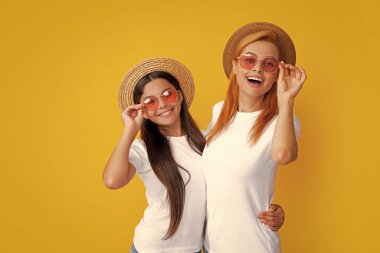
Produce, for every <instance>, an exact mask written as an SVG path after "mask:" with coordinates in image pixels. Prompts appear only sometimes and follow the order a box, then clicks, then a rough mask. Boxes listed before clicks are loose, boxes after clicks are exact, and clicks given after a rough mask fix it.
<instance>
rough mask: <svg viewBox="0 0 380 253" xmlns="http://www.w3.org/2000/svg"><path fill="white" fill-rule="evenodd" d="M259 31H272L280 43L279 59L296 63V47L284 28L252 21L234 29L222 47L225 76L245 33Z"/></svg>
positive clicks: (228, 74) (230, 69) (229, 69)
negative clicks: (280, 52) (280, 53)
mask: <svg viewBox="0 0 380 253" xmlns="http://www.w3.org/2000/svg"><path fill="white" fill-rule="evenodd" d="M261 31H271V32H274V33H275V34H276V35H277V37H278V40H279V42H280V44H281V45H282V51H283V53H282V55H281V56H280V60H283V61H284V62H285V63H290V64H292V65H295V64H296V49H295V47H294V44H293V41H292V39H291V38H290V36H289V35H288V34H287V33H286V32H285V31H284V30H282V29H281V28H280V27H278V26H276V25H274V24H271V23H267V22H254V23H249V24H247V25H245V26H242V27H240V28H239V29H238V30H237V31H235V32H234V33H233V34H232V36H231V37H230V39H229V40H228V42H227V44H226V46H225V48H224V53H223V67H224V72H225V73H226V75H227V77H229V76H230V73H231V71H232V60H233V54H234V51H235V49H236V46H237V45H238V44H239V42H240V41H241V40H242V39H243V38H244V37H246V36H247V35H250V34H253V33H257V32H261Z"/></svg>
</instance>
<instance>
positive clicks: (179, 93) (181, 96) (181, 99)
mask: <svg viewBox="0 0 380 253" xmlns="http://www.w3.org/2000/svg"><path fill="white" fill-rule="evenodd" d="M178 100H179V104H182V101H183V94H182V91H180V90H179V91H178Z"/></svg>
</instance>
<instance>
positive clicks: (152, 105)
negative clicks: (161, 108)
mask: <svg viewBox="0 0 380 253" xmlns="http://www.w3.org/2000/svg"><path fill="white" fill-rule="evenodd" d="M143 104H144V105H143V106H144V107H145V108H146V109H148V110H149V111H155V110H156V109H157V108H158V99H157V98H156V97H149V98H147V99H145V100H144V102H143Z"/></svg>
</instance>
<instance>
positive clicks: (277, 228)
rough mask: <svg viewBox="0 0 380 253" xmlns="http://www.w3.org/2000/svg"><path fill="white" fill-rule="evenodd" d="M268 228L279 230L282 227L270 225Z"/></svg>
mask: <svg viewBox="0 0 380 253" xmlns="http://www.w3.org/2000/svg"><path fill="white" fill-rule="evenodd" d="M268 228H269V229H270V230H272V231H278V230H279V229H280V227H273V226H268Z"/></svg>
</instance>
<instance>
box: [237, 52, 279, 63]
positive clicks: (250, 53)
mask: <svg viewBox="0 0 380 253" xmlns="http://www.w3.org/2000/svg"><path fill="white" fill-rule="evenodd" d="M242 55H256V56H257V57H258V55H257V54H255V53H252V52H246V53H244V54H242ZM264 58H274V59H276V60H278V61H279V59H278V58H277V57H274V56H265V57H264Z"/></svg>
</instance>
